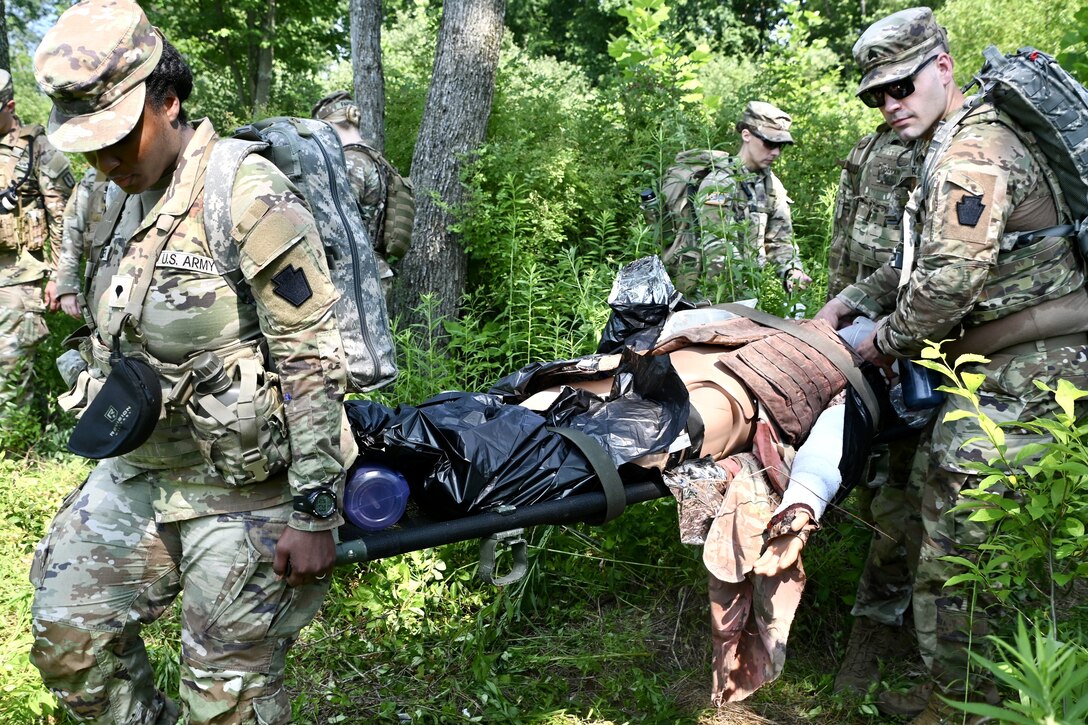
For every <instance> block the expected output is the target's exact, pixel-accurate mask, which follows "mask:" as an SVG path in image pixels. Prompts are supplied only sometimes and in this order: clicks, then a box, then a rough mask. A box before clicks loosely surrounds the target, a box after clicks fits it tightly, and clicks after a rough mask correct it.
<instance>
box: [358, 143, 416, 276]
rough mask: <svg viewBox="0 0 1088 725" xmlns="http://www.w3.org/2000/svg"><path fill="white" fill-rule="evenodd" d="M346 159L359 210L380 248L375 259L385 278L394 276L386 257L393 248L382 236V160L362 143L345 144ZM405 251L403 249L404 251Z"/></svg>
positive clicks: (380, 273) (380, 274)
mask: <svg viewBox="0 0 1088 725" xmlns="http://www.w3.org/2000/svg"><path fill="white" fill-rule="evenodd" d="M344 161H345V162H347V167H348V181H350V182H351V189H352V191H354V192H355V200H356V202H358V204H359V213H360V214H361V215H362V217H363V223H364V224H366V232H367V234H369V235H370V241H371V243H372V244H373V245H374V251H375V252H377V254H376V255H375V258H374V261H375V262H377V264H378V276H379V277H381V278H382V279H386V278H388V277H392V276H393V270H392V269H391V268H390V267H389V263H388V262H387V261H386V255H388V254H390V252H391V250H387V249H386V248H385V241H384V239H383V238H382V215H383V213H384V212H385V180H384V179H382V170H381V168H380V167H379V166H378V164H377V163H376V162H375V161H374V159H372V158H371V157H370V154H368V153H367V152H366V151H364V150H363V149H362V148H361V147H360V146H359V144H347V145H346V146H344ZM400 254H403V252H400Z"/></svg>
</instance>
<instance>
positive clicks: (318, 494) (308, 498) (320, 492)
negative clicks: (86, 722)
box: [294, 486, 336, 519]
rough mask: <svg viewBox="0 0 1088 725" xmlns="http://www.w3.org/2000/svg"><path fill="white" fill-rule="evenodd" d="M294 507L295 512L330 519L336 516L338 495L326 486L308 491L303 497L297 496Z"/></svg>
mask: <svg viewBox="0 0 1088 725" xmlns="http://www.w3.org/2000/svg"><path fill="white" fill-rule="evenodd" d="M294 507H295V511H301V512H302V513H304V514H309V515H310V516H316V517H317V518H319V519H328V518H331V517H332V516H333V515H335V514H336V494H335V493H333V492H332V491H331V490H330V489H327V488H325V487H324V486H318V487H316V488H311V489H307V491H306V493H304V494H302V495H301V496H295V499H294Z"/></svg>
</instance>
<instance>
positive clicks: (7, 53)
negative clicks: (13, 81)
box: [0, 0, 11, 73]
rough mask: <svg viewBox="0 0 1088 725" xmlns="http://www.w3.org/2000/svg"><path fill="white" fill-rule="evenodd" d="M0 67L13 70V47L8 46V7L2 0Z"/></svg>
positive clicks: (0, 2)
mask: <svg viewBox="0 0 1088 725" xmlns="http://www.w3.org/2000/svg"><path fill="white" fill-rule="evenodd" d="M0 68H3V69H4V70H6V71H7V72H9V73H10V72H11V49H10V47H9V46H8V9H7V6H6V4H5V2H4V0H0Z"/></svg>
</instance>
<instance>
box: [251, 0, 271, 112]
mask: <svg viewBox="0 0 1088 725" xmlns="http://www.w3.org/2000/svg"><path fill="white" fill-rule="evenodd" d="M260 27H261V34H260V39H259V40H258V41H257V47H256V48H255V53H254V59H255V61H256V62H255V63H254V64H253V75H254V78H253V117H254V118H260V117H261V116H263V115H264V113H265V109H267V108H268V100H269V98H270V97H271V95H272V72H273V69H272V43H273V40H274V39H275V37H276V0H268V5H267V6H266V7H265V12H264V17H263V18H261V25H260Z"/></svg>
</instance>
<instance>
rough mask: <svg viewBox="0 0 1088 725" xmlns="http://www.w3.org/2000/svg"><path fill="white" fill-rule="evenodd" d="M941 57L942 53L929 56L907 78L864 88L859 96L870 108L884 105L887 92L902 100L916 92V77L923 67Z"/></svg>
mask: <svg viewBox="0 0 1088 725" xmlns="http://www.w3.org/2000/svg"><path fill="white" fill-rule="evenodd" d="M939 57H940V55H934V56H931V57H929V58H928V59H926V62H925V63H922V65H920V66H918V67H917V68H916V69H915V70H914V72H913V73H911V74H910V75H909V76H907V77H906V78H903V79H900V80H898V81H892V82H891V83H885V84H884V85H882V86H877V87H876V88H870V89H868V90H864V91H862V92H861V93H859V94H858V98H860V99H861V102H862V103H864V104H865V105H866V106H868V107H869V108H880V107H881V106H883V105H884V94H885V93H887V94H888V95H889V96H891V97H892V98H894V99H895V100H897V101H902V100H903V99H904V98H906V97H907V96H909V95H910V94H912V93H914V79H915V77H916V76H917V75H918V74H919V73H921V72H922V69H923V68H925V67H926V66H927V65H929V64H930V63H932V62H933V61H935V60H937V58H939Z"/></svg>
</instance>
